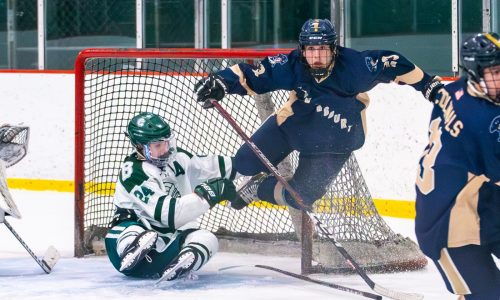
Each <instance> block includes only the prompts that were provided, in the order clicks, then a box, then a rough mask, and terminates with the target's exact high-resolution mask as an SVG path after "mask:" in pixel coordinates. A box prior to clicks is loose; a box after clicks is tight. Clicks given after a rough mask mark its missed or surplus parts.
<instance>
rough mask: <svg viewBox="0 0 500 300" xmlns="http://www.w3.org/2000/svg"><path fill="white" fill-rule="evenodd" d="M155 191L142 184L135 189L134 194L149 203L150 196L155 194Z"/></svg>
mask: <svg viewBox="0 0 500 300" xmlns="http://www.w3.org/2000/svg"><path fill="white" fill-rule="evenodd" d="M154 193H155V192H153V191H152V190H150V189H149V188H147V187H145V186H141V187H140V188H138V189H136V190H135V191H134V196H136V197H137V198H139V200H141V201H142V202H144V203H146V204H148V202H149V197H150V196H151V195H153V194H154Z"/></svg>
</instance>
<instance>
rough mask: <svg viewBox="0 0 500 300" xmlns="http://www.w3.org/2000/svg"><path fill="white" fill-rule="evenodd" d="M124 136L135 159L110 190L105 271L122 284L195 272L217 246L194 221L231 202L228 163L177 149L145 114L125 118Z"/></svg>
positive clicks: (165, 128) (164, 127) (163, 125)
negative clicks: (123, 278) (112, 210)
mask: <svg viewBox="0 0 500 300" xmlns="http://www.w3.org/2000/svg"><path fill="white" fill-rule="evenodd" d="M127 136H128V137H129V139H130V141H131V142H132V144H133V145H134V147H135V148H136V151H135V152H134V153H132V154H131V155H129V156H127V157H126V158H125V160H124V162H123V164H122V168H121V172H120V175H119V178H118V181H117V183H116V191H115V197H114V204H115V206H116V214H115V216H114V218H113V221H112V227H111V229H110V230H109V231H108V234H107V235H106V240H105V244H106V250H107V253H108V257H109V259H110V261H111V263H112V264H113V266H114V267H115V268H116V269H117V270H118V271H119V272H121V273H123V274H125V275H127V276H133V277H141V278H161V279H162V280H173V279H176V278H179V277H182V276H185V275H187V274H189V272H190V271H196V270H198V269H200V268H201V267H202V266H203V265H204V264H206V263H207V261H208V260H209V259H210V258H211V257H212V256H213V255H214V254H215V253H216V252H217V250H218V241H217V238H216V237H215V235H214V234H213V233H211V232H209V231H207V230H203V229H198V224H197V223H196V222H195V220H196V219H197V218H198V217H199V216H200V215H202V214H203V213H205V212H206V211H208V210H209V209H210V208H211V207H213V206H214V205H216V204H217V203H219V202H221V201H223V200H229V201H234V200H235V199H236V197H237V196H236V191H235V187H234V184H233V183H232V181H231V180H232V179H234V176H235V171H234V170H233V168H232V161H231V158H230V157H224V156H217V155H208V156H196V155H192V154H191V153H188V152H187V151H185V150H183V149H181V148H177V147H176V143H175V135H174V133H173V132H172V131H171V129H170V126H169V125H168V123H167V122H165V120H163V119H162V118H161V117H160V116H158V115H156V114H152V113H140V114H138V115H136V116H135V117H134V118H132V120H131V121H130V122H129V124H128V128H127Z"/></svg>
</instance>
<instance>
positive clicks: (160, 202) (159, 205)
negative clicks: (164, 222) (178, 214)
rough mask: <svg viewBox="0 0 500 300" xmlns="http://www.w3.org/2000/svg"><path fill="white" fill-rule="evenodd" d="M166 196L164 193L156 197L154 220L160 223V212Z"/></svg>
mask: <svg viewBox="0 0 500 300" xmlns="http://www.w3.org/2000/svg"><path fill="white" fill-rule="evenodd" d="M166 197H167V196H166V195H164V196H161V197H160V198H158V202H157V203H156V207H155V215H154V218H155V220H156V221H158V222H160V223H161V212H162V210H163V203H164V202H165V198H166Z"/></svg>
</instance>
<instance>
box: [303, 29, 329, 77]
mask: <svg viewBox="0 0 500 300" xmlns="http://www.w3.org/2000/svg"><path fill="white" fill-rule="evenodd" d="M316 45H329V46H330V49H331V51H332V60H331V62H330V64H329V65H328V66H327V67H326V68H312V67H310V66H309V64H308V63H307V60H306V59H305V57H304V53H303V51H304V48H305V47H306V46H316ZM299 50H300V53H301V59H302V61H303V62H304V63H306V65H307V66H309V68H310V71H311V74H312V75H313V76H314V77H316V78H318V79H319V78H322V77H326V76H328V75H329V74H330V72H331V69H332V67H333V63H334V61H335V56H336V54H337V32H336V31H335V27H334V26H333V24H332V23H331V22H330V21H329V20H327V19H309V20H307V21H306V22H305V23H304V25H302V29H301V30H300V34H299Z"/></svg>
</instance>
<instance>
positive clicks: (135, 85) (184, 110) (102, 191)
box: [75, 49, 426, 273]
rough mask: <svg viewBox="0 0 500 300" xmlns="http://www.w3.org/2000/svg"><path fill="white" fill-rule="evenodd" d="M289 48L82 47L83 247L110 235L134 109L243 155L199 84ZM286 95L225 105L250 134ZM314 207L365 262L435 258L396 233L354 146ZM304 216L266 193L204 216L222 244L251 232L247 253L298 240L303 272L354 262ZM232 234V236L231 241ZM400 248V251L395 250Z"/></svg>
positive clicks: (207, 145) (393, 264)
mask: <svg viewBox="0 0 500 300" xmlns="http://www.w3.org/2000/svg"><path fill="white" fill-rule="evenodd" d="M290 51H291V49H272V50H254V49H239V50H222V49H87V50H84V51H82V52H81V53H80V54H79V55H78V57H77V60H76V63H75V255H76V256H83V255H85V254H88V253H92V252H96V251H97V250H96V249H98V247H97V246H96V244H99V242H101V244H102V239H103V237H104V234H105V232H106V231H107V229H108V227H107V226H108V223H109V221H110V220H111V217H112V212H113V206H112V197H113V193H114V182H115V181H116V179H117V174H118V171H119V169H120V165H121V162H122V160H123V158H124V157H125V156H126V155H128V154H130V153H131V151H132V150H133V149H132V148H131V146H130V144H129V142H128V140H127V139H126V137H125V136H124V134H123V131H124V130H125V128H126V124H127V123H128V121H129V120H130V118H131V117H132V116H133V115H134V114H136V113H138V112H140V111H151V112H154V113H157V114H160V115H161V116H163V117H164V118H166V119H167V120H168V122H169V123H171V126H172V127H173V130H175V131H176V134H177V137H178V144H179V146H181V147H182V148H184V149H186V150H188V151H189V152H191V153H194V154H206V153H212V154H221V155H234V154H235V151H236V150H237V149H238V147H239V146H240V145H241V144H242V141H241V139H240V138H239V137H238V135H237V134H236V132H234V130H233V129H232V128H230V126H229V124H227V122H226V121H225V120H224V119H223V118H221V117H220V116H219V115H218V114H217V113H216V112H215V111H212V110H204V109H202V108H201V105H200V104H198V103H196V101H195V100H194V93H193V91H192V90H193V85H194V83H195V82H196V81H197V80H198V79H199V78H201V77H202V76H206V75H207V74H209V73H210V72H213V71H217V70H220V69H221V68H224V67H228V66H230V65H232V64H235V63H238V62H246V63H251V64H257V63H258V62H259V61H260V60H261V59H264V58H265V57H267V56H273V55H277V54H280V53H288V52H290ZM287 99H288V92H287V91H276V92H272V93H269V94H266V95H259V96H255V97H253V99H252V97H250V96H245V97H242V96H237V95H236V96H235V95H227V97H226V99H224V100H223V102H222V104H223V105H224V107H225V108H226V109H227V110H228V111H229V113H230V114H231V115H232V116H233V117H234V118H235V119H236V120H237V121H238V122H239V123H240V126H241V127H242V128H243V130H244V131H245V132H247V133H248V134H249V135H250V134H252V133H253V132H254V131H255V129H257V128H258V126H259V125H260V123H261V122H262V120H264V119H265V118H266V117H267V116H268V115H269V114H271V113H273V111H275V110H276V109H278V108H279V107H280V106H281V105H283V104H284V102H286V101H287ZM200 127H203V128H207V130H201V129H200ZM297 161H298V158H297V153H292V154H291V155H290V156H289V157H288V158H287V160H285V161H284V162H283V163H282V164H280V166H279V168H280V171H282V170H284V171H283V172H282V173H283V174H289V175H290V174H292V173H293V171H292V170H293V169H294V168H295V167H296V166H297ZM313 209H314V212H315V213H316V214H317V215H318V216H319V218H320V219H321V221H322V223H324V224H326V225H327V226H330V227H332V228H333V231H334V232H335V235H336V239H337V240H339V241H341V242H342V243H343V244H344V246H345V248H346V249H347V250H348V251H350V253H351V254H352V255H353V256H354V258H355V259H356V260H357V261H358V262H359V263H360V264H361V265H362V266H365V267H367V268H371V269H375V270H382V271H384V270H394V269H405V270H408V269H418V268H421V267H422V266H424V265H425V263H426V260H425V257H424V256H423V255H422V254H421V253H420V252H419V251H418V247H417V246H416V245H415V244H414V243H412V242H410V241H409V240H408V239H405V238H402V237H401V236H399V235H397V234H395V233H394V232H393V231H392V230H391V229H390V228H389V227H388V226H387V224H386V223H385V222H384V220H383V219H382V218H381V217H380V215H379V214H378V212H377V211H376V209H375V206H374V204H373V200H372V198H371V196H370V193H369V191H368V188H367V186H366V184H365V182H364V179H363V177H362V174H361V171H360V169H359V166H358V164H357V161H356V159H355V157H354V155H352V156H351V158H350V159H349V160H348V162H346V164H345V165H344V167H343V169H342V171H341V172H340V174H339V175H338V176H337V178H336V179H335V180H334V181H333V182H332V183H331V185H330V187H329V189H328V192H327V194H326V195H325V196H324V197H323V198H322V199H318V201H316V203H315V205H314V207H313ZM302 220H309V219H308V218H307V217H305V218H303V216H301V214H300V213H298V212H296V211H294V210H293V209H288V208H286V207H279V206H274V205H269V204H267V203H266V202H257V203H255V204H253V205H251V206H249V207H247V208H244V209H243V210H241V211H236V210H233V209H230V208H229V207H228V206H227V205H224V204H222V205H217V206H216V207H214V208H213V209H212V210H210V211H209V212H207V213H206V214H205V215H203V216H202V217H201V218H200V219H199V223H200V227H202V228H205V229H208V230H211V231H213V232H214V233H216V235H217V236H218V237H219V239H220V241H221V245H222V246H224V245H229V246H231V245H233V244H235V243H236V242H235V241H236V240H238V241H243V240H248V239H249V240H250V242H248V243H246V244H245V246H243V247H244V249H246V250H247V251H248V252H258V251H261V250H262V249H261V248H267V249H268V250H269V251H268V253H271V254H275V255H281V254H282V253H281V251H285V250H286V251H289V250H290V249H291V248H293V247H292V246H291V245H292V244H293V245H297V244H298V245H299V246H298V250H297V251H298V252H299V256H301V261H302V272H303V273H309V272H312V271H314V270H318V269H321V270H326V269H328V270H329V269H335V270H339V269H340V270H344V269H349V267H348V266H347V265H346V263H345V261H344V259H343V258H342V257H340V255H338V254H337V253H336V250H335V249H333V247H331V245H330V246H328V243H326V244H325V243H323V242H322V241H323V239H322V236H321V234H319V233H316V234H313V233H312V227H311V226H310V224H309V223H308V222H302ZM302 224H304V225H302ZM223 238H228V240H229V242H227V243H225V242H222V240H223ZM313 239H314V241H315V242H314V245H315V246H313V244H312V240H313ZM256 245H257V246H256ZM261 245H262V246H261ZM101 247H102V246H101ZM251 247H256V248H255V249H254V248H251ZM294 247H295V246H294ZM313 247H314V249H313ZM396 248H398V250H397V260H394V259H393V258H392V257H391V255H392V254H391V252H390V251H395V250H394V249H396ZM293 251H294V250H293V249H292V250H291V252H293ZM368 252H370V253H371V252H373V256H370V255H368V254H367V253H368ZM381 253H382V254H384V255H381ZM313 256H314V257H313ZM381 256H384V257H385V258H384V259H380V257H381ZM313 260H314V263H313ZM318 262H319V263H318Z"/></svg>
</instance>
